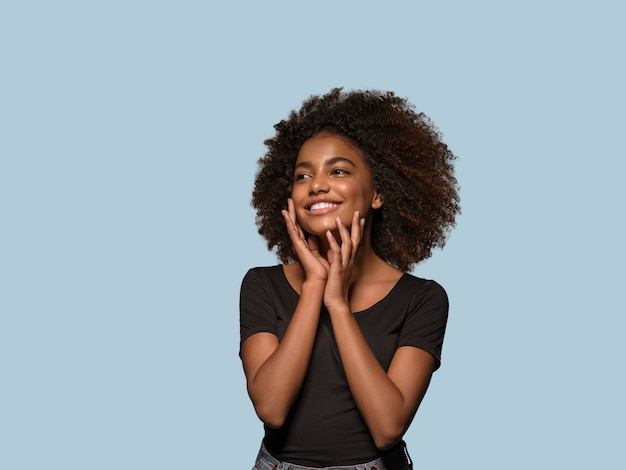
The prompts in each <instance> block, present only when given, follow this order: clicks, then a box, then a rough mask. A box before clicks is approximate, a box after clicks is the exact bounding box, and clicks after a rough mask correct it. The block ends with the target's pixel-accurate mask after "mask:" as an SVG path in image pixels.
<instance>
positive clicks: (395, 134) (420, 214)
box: [252, 88, 460, 271]
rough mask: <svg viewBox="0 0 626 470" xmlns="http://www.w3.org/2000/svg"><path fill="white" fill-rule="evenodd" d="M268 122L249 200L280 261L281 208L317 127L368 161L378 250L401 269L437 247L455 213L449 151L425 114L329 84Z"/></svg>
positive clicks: (287, 248)
mask: <svg viewBox="0 0 626 470" xmlns="http://www.w3.org/2000/svg"><path fill="white" fill-rule="evenodd" d="M274 128H275V129H276V134H275V135H274V137H272V138H269V139H267V140H266V141H265V145H266V147H267V152H266V154H265V155H264V156H263V157H262V158H260V159H259V161H258V169H257V174H256V178H255V182H254V189H253V192H252V207H254V209H255V210H256V223H257V227H258V230H259V233H260V234H261V235H262V236H263V237H264V238H265V239H266V240H267V246H268V248H269V249H270V250H272V249H274V248H276V254H277V256H278V258H280V260H281V261H282V262H284V263H287V262H290V261H294V260H295V254H294V252H293V248H292V246H291V241H290V239H289V235H288V234H287V230H286V228H285V223H284V220H283V217H282V214H281V212H280V211H281V209H284V208H286V206H287V198H289V197H290V196H291V188H292V183H293V174H294V165H295V161H296V158H297V155H298V152H299V150H300V147H301V146H302V144H303V143H304V142H305V141H306V140H307V139H309V138H311V137H313V136H314V135H316V134H319V133H321V132H326V133H329V134H333V135H337V136H341V137H344V138H346V139H348V140H349V141H350V142H351V143H352V144H353V145H354V146H355V147H356V148H357V149H359V150H360V151H361V153H362V155H363V158H364V159H365V161H366V162H367V163H368V165H369V168H370V172H371V175H372V182H373V184H374V186H375V187H376V189H377V190H378V191H379V193H381V194H382V196H383V205H382V207H381V208H380V209H377V210H376V211H374V215H373V220H372V247H373V249H374V251H375V252H376V254H377V255H378V256H380V257H381V258H382V259H384V260H385V261H386V262H388V263H390V264H392V265H394V266H396V267H397V268H399V269H401V270H403V271H408V270H410V269H411V268H412V266H413V264H415V263H418V262H420V261H422V260H424V259H426V258H428V257H430V255H431V254H432V249H433V248H435V247H443V246H444V244H445V242H446V239H447V236H448V233H449V231H450V229H451V228H452V227H454V226H455V217H456V215H457V214H458V213H459V212H460V206H459V194H458V185H457V181H456V178H455V177H454V168H453V162H454V160H455V159H456V157H455V156H454V155H453V154H452V152H451V151H450V150H449V149H448V147H447V146H446V144H445V143H443V142H442V140H441V134H440V133H439V131H438V130H437V128H436V127H435V126H434V125H433V124H432V123H431V121H430V119H429V118H428V117H427V116H426V115H424V114H423V113H416V112H415V111H414V106H413V105H412V104H411V103H409V102H408V101H407V100H406V99H403V98H399V97H397V96H396V95H395V94H394V93H393V92H381V91H377V90H357V91H350V92H344V91H342V89H341V88H335V89H333V90H331V91H330V92H329V93H327V94H325V95H314V96H311V97H309V98H308V99H307V100H305V101H304V103H303V104H302V107H301V108H300V109H299V110H297V111H296V110H294V111H291V113H290V114H289V117H288V118H287V119H286V120H282V121H280V122H279V123H278V124H276V125H275V126H274Z"/></svg>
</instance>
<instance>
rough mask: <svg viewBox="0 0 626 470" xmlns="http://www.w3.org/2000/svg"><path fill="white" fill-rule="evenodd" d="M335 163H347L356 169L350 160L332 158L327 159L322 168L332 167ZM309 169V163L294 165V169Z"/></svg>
mask: <svg viewBox="0 0 626 470" xmlns="http://www.w3.org/2000/svg"><path fill="white" fill-rule="evenodd" d="M335 163H349V164H350V165H352V166H353V167H355V168H356V164H355V163H354V162H353V161H352V160H350V159H349V158H346V157H332V158H329V159H328V160H326V161H325V162H324V166H330V165H334V164H335ZM303 167H304V168H310V167H311V162H300V163H298V164H297V165H296V168H303Z"/></svg>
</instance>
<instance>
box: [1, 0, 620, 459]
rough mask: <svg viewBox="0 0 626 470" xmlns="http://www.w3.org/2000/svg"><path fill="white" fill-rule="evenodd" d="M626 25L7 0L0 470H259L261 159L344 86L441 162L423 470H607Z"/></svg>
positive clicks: (514, 7) (557, 8)
mask: <svg viewBox="0 0 626 470" xmlns="http://www.w3.org/2000/svg"><path fill="white" fill-rule="evenodd" d="M621 5H622V4H621V2H618V1H614V2H611V1H602V0H600V1H594V2H591V1H587V2H582V1H571V2H565V1H561V2H559V1H545V2H539V1H529V2H496V1H493V2H485V1H476V2H461V1H456V2H454V1H442V2H422V1H416V2H409V1H406V2H400V1H388V2H384V3H383V2H372V1H358V2H357V1H334V2H331V1H326V0H321V1H317V2H309V3H301V2H287V1H269V2H252V1H248V2H237V1H233V2H230V3H226V2H189V1H179V2H165V1H154V2H147V1H146V2H140V1H125V2H121V1H109V2H88V1H83V2H80V1H75V2H68V1H57V2H43V1H41V2H37V1H24V2H17V1H15V2H10V1H5V2H2V3H1V4H0V54H1V55H0V61H1V63H0V67H1V73H0V157H1V164H0V469H2V470H14V469H46V470H47V469H59V470H60V469H63V470H74V469H76V470H92V469H93V470H96V469H102V470H105V469H106V470H112V469H146V470H148V469H149V470H160V469H163V470H165V469H188V470H192V469H208V468H223V469H228V470H230V469H233V470H236V469H245V468H250V467H251V466H252V463H253V460H254V457H255V455H256V452H257V449H258V445H259V443H260V439H261V434H262V429H261V424H260V422H259V421H258V419H257V418H256V416H255V415H254V411H253V409H252V406H251V404H250V402H249V400H248V398H247V395H246V392H245V383H244V377H243V373H242V370H241V365H240V362H239V359H238V356H237V353H238V333H239V332H238V291H239V284H240V281H241V278H242V277H243V275H244V274H245V272H246V270H247V269H248V268H249V267H252V266H257V265H267V264H274V263H275V262H276V260H275V258H274V256H273V255H272V254H271V253H268V252H267V250H266V248H265V244H264V242H263V240H262V239H261V238H260V237H259V236H258V235H257V233H256V228H255V225H254V213H253V211H252V209H251V208H250V205H249V201H250V192H251V188H252V184H253V178H254V173H255V170H256V161H257V159H258V158H259V157H260V156H261V155H262V154H263V151H264V147H263V140H264V139H265V138H267V137H269V136H271V135H272V133H273V127H272V126H273V124H274V123H275V122H277V121H279V120H280V119H282V118H284V117H285V116H286V115H287V113H288V112H289V110H291V109H292V108H296V107H298V106H299V105H300V103H301V102H302V100H303V99H305V98H306V97H308V96H309V95H311V94H317V93H324V92H326V91H328V90H329V89H330V88H332V87H335V86H344V87H345V88H346V89H355V88H379V89H386V90H394V91H395V92H396V93H397V94H399V95H400V96H404V97H407V98H409V99H410V100H411V101H412V102H413V103H415V105H416V107H417V109H418V110H420V111H424V112H425V113H426V114H427V115H429V116H430V117H431V118H432V119H433V121H434V122H435V123H436V124H437V125H438V127H439V128H440V130H441V131H442V133H443V135H444V139H445V141H446V142H447V143H448V144H449V146H450V147H451V148H452V150H453V151H454V152H455V153H456V154H457V155H458V156H459V160H458V165H457V176H458V180H459V182H460V184H461V188H462V189H461V196H462V206H463V214H462V216H461V217H460V218H459V220H458V226H457V228H456V229H455V230H454V231H453V232H452V235H451V237H450V239H449V242H448V245H447V246H446V248H445V249H444V250H443V251H436V252H435V253H434V255H433V257H432V258H431V259H430V260H428V261H427V262H425V263H423V264H421V265H419V266H418V267H417V268H416V269H415V271H414V272H415V273H416V274H417V275H420V276H422V277H428V278H434V279H436V280H437V281H439V282H440V283H441V284H442V285H443V286H444V287H445V288H446V289H447V291H448V293H449V296H450V301H451V311H450V320H449V326H448V333H447V337H446V343H445V347H444V356H443V366H442V368H441V369H440V370H439V371H438V372H437V373H436V374H435V377H434V379H433V382H432V384H431V387H430V390H429V393H428V394H427V396H426V398H425V400H424V402H423V403H422V407H421V409H420V410H419V412H418V414H417V417H416V418H415V421H414V423H413V425H412V427H411V429H410V430H409V432H408V434H407V436H406V440H407V441H408V444H409V447H410V450H411V453H412V455H413V458H414V460H415V461H416V468H419V469H433V470H435V469H437V470H443V469H481V470H488V469H493V470H503V469H511V470H513V469H520V470H528V469H567V470H574V469H624V468H626V456H625V452H624V450H623V449H624V447H623V439H624V435H626V430H625V424H624V423H626V411H625V405H624V397H625V396H626V386H625V384H624V359H625V357H626V346H625V345H624V341H623V335H624V331H625V327H626V321H625V315H624V314H625V313H626V311H625V308H624V296H623V290H622V289H623V287H624V281H625V276H624V264H625V262H626V256H625V250H624V240H625V239H626V233H625V229H624V214H625V211H624V190H623V172H624V169H625V163H624V160H625V156H626V155H625V152H624V129H625V124H626V119H625V118H624V106H625V105H626V100H625V92H624V83H626V74H625V72H624V44H625V43H626V41H625V40H626V34H625V28H624V17H625V15H624V13H625V11H624V8H623V7H622V6H621Z"/></svg>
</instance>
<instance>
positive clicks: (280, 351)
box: [241, 200, 328, 427]
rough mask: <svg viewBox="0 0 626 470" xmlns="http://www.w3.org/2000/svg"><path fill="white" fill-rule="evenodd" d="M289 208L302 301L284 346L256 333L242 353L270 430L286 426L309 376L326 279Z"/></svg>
mask: <svg viewBox="0 0 626 470" xmlns="http://www.w3.org/2000/svg"><path fill="white" fill-rule="evenodd" d="M288 205H289V210H288V211H283V216H284V218H285V223H286V226H287V230H288V232H289V235H290V238H291V241H292V243H293V246H294V250H295V252H296V254H297V255H298V259H299V260H300V264H301V265H302V267H303V269H304V272H305V280H304V282H303V283H302V287H301V293H300V300H299V301H298V304H297V306H296V310H295V311H294V314H293V316H292V318H291V321H290V322H289V326H288V327H287V330H286V331H285V335H284V337H283V339H282V340H281V341H280V342H279V341H278V338H277V337H276V336H275V335H273V334H271V333H257V334H254V335H252V336H250V337H249V338H248V339H246V341H245V342H244V343H243V345H242V349H241V358H242V361H243V368H244V373H245V375H246V382H247V388H248V394H249V396H250V399H251V400H252V403H253V405H254V409H255V411H256V413H257V415H258V416H259V418H260V419H261V420H262V421H263V422H264V423H266V424H267V425H268V426H271V427H281V426H282V425H283V424H284V422H285V419H286V417H287V415H288V413H289V410H290V409H291V406H292V404H293V402H294V400H295V398H296V397H297V395H298V392H299V391H300V388H301V386H302V382H303V381H304V377H305V376H306V372H307V369H308V366H309V361H310V358H311V352H312V350H313V344H314V341H315V335H316V333H317V325H318V322H319V317H320V310H321V306H322V297H323V295H324V288H325V285H326V279H327V277H328V272H327V263H326V260H324V259H323V258H322V257H321V256H320V254H319V246H318V243H317V239H316V238H315V237H309V238H308V239H306V238H305V235H304V233H303V231H302V230H301V229H300V226H299V225H298V223H297V222H296V215H295V210H294V206H293V202H292V201H291V200H289V202H288Z"/></svg>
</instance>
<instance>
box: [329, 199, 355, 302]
mask: <svg viewBox="0 0 626 470" xmlns="http://www.w3.org/2000/svg"><path fill="white" fill-rule="evenodd" d="M364 224H365V219H361V218H360V216H359V212H358V211H355V212H354V215H353V216H352V225H351V227H350V230H348V228H347V227H346V226H345V225H344V224H343V222H342V221H341V219H340V218H339V217H337V232H338V234H339V238H340V239H341V244H339V242H338V241H337V240H336V239H335V236H334V235H333V234H332V232H331V231H330V230H329V231H327V232H326V238H327V239H328V244H329V246H330V249H329V250H328V263H329V269H328V281H327V282H326V288H325V289H324V305H326V307H327V308H328V309H332V307H334V306H339V305H349V304H350V302H349V293H350V282H351V277H352V267H353V266H354V260H355V258H356V254H357V252H358V249H359V245H360V243H361V234H362V233H363V227H364Z"/></svg>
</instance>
